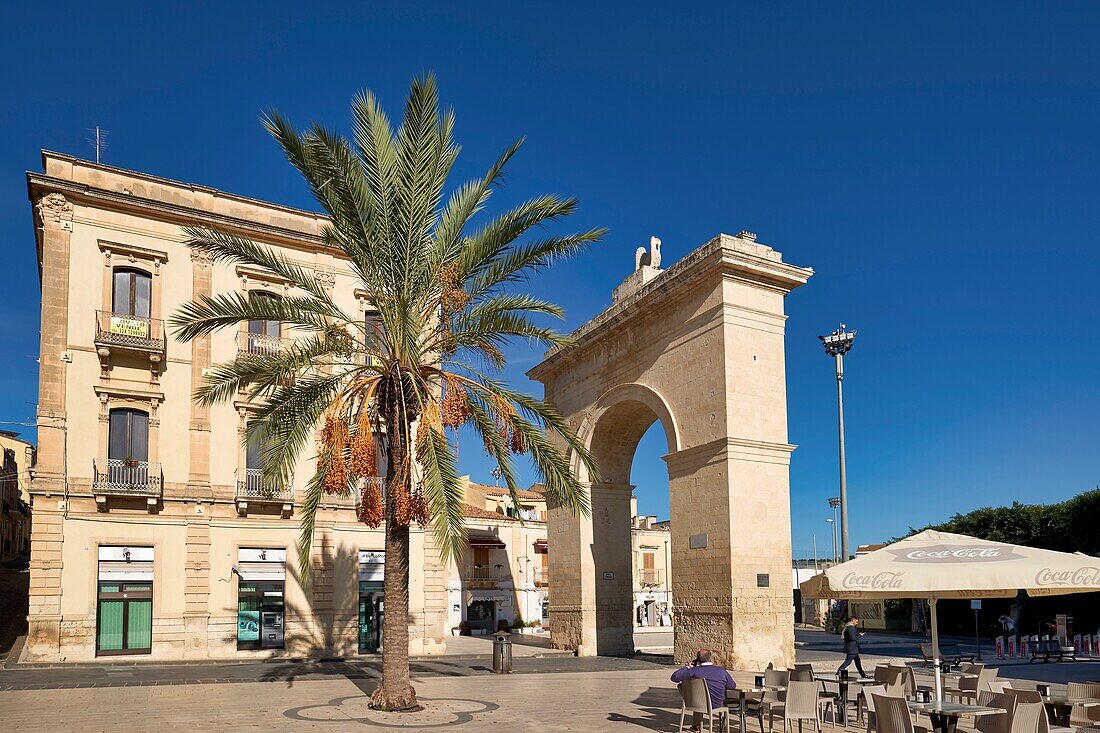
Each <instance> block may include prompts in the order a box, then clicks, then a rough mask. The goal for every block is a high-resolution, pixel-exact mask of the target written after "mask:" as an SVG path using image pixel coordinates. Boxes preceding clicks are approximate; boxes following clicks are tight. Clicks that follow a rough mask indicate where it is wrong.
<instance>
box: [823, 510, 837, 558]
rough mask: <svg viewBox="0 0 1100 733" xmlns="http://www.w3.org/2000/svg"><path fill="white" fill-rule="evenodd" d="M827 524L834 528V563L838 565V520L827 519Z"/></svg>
mask: <svg viewBox="0 0 1100 733" xmlns="http://www.w3.org/2000/svg"><path fill="white" fill-rule="evenodd" d="M825 524H827V525H829V526H830V527H832V529H833V565H836V564H837V554H836V520H835V519H826V520H825Z"/></svg>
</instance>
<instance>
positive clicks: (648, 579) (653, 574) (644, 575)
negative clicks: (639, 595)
mask: <svg viewBox="0 0 1100 733" xmlns="http://www.w3.org/2000/svg"><path fill="white" fill-rule="evenodd" d="M638 584H639V585H641V586H642V587H643V588H656V587H657V586H659V585H660V584H661V571H660V570H655V569H653V568H642V569H641V570H639V571H638Z"/></svg>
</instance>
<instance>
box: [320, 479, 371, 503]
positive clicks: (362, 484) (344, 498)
mask: <svg viewBox="0 0 1100 733" xmlns="http://www.w3.org/2000/svg"><path fill="white" fill-rule="evenodd" d="M367 486H374V487H377V488H378V490H379V491H381V492H382V501H383V503H385V501H386V479H384V478H381V477H379V476H371V477H369V478H361V479H359V483H357V484H356V485H355V487H354V488H352V490H351V492H350V493H348V494H346V495H341V494H325V495H324V497H322V500H321V501H322V503H325V504H333V505H335V506H346V507H351V508H352V509H355V510H356V511H358V510H359V504H360V503H361V502H362V501H363V489H365V488H366V487H367Z"/></svg>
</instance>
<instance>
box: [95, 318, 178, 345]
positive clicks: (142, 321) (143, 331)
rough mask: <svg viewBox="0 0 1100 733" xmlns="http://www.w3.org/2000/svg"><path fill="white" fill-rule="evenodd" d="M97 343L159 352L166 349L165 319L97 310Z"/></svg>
mask: <svg viewBox="0 0 1100 733" xmlns="http://www.w3.org/2000/svg"><path fill="white" fill-rule="evenodd" d="M95 344H96V346H103V347H106V348H108V349H110V348H116V349H128V350H131V351H140V352H143V353H157V354H159V353H161V352H163V351H164V321H162V320H161V319H159V318H145V317H143V316H133V315H130V314H127V313H112V312H111V311H96V313H95Z"/></svg>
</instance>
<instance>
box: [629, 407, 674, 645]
mask: <svg viewBox="0 0 1100 733" xmlns="http://www.w3.org/2000/svg"><path fill="white" fill-rule="evenodd" d="M667 453H668V443H667V440H666V437H665V433H664V430H663V429H662V427H661V424H660V423H659V422H654V423H653V424H652V425H650V426H649V429H648V430H646V432H645V434H644V435H642V438H641V440H640V441H638V446H637V448H636V449H635V451H634V459H633V462H632V463H631V467H630V483H631V484H633V485H634V502H633V505H632V512H631V514H632V515H633V516H632V518H631V519H632V522H631V528H630V543H631V552H632V553H633V565H634V578H633V582H634V588H633V593H634V598H633V601H634V613H633V617H632V620H633V622H634V644H633V646H634V648H635V649H644V650H652V651H654V652H660V653H663V652H665V651H667V650H669V649H670V648H671V647H672V645H673V642H674V638H673V629H672V622H673V618H672V573H671V568H672V526H671V523H670V522H669V510H670V499H669V476H668V465H667V464H666V463H665V461H664V456H665V455H666V454H667Z"/></svg>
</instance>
